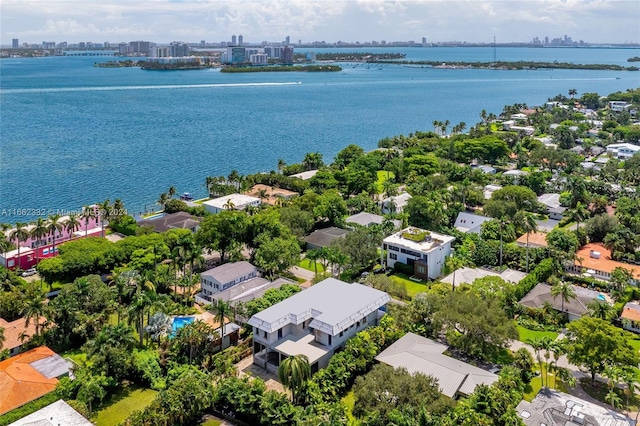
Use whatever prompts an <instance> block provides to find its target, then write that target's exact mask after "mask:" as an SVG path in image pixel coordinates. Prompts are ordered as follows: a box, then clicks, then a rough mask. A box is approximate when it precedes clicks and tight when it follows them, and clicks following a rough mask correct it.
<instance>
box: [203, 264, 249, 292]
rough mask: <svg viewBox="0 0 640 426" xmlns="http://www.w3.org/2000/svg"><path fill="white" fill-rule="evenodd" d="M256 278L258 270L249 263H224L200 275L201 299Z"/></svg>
mask: <svg viewBox="0 0 640 426" xmlns="http://www.w3.org/2000/svg"><path fill="white" fill-rule="evenodd" d="M257 276H258V269H257V268H256V267H255V266H253V265H252V264H250V263H249V262H246V261H242V262H232V263H225V264H224V265H220V266H218V267H215V268H213V269H209V270H208V271H205V272H203V273H202V274H200V287H201V297H204V298H205V299H207V298H208V297H209V296H211V295H214V294H216V293H219V292H221V291H224V290H227V289H229V288H231V287H233V286H235V285H238V284H240V283H241V282H243V281H247V280H250V279H252V278H255V277H257Z"/></svg>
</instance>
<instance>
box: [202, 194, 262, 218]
mask: <svg viewBox="0 0 640 426" xmlns="http://www.w3.org/2000/svg"><path fill="white" fill-rule="evenodd" d="M202 205H203V206H204V208H205V209H207V211H208V212H209V213H212V214H218V213H220V212H221V211H223V210H244V209H246V208H247V207H249V206H254V207H258V206H259V205H260V198H256V197H251V196H249V195H244V194H229V195H225V196H224V197H219V198H214V199H213V200H208V201H205V202H203V203H202Z"/></svg>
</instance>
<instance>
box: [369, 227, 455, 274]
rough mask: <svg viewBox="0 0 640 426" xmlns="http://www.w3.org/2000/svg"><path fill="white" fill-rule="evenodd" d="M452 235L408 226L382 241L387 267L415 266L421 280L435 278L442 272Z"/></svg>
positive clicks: (452, 238) (415, 271)
mask: <svg viewBox="0 0 640 426" xmlns="http://www.w3.org/2000/svg"><path fill="white" fill-rule="evenodd" d="M455 239H456V238H455V237H452V236H450V235H444V234H438V233H435V232H431V231H426V230H424V229H420V228H414V227H409V228H406V229H403V230H402V231H400V232H396V233H395V234H392V235H389V236H388V237H387V238H385V239H384V240H382V248H383V249H384V250H386V252H387V267H389V268H393V267H394V265H395V264H396V262H402V263H404V264H406V265H408V266H411V267H413V268H414V271H413V272H414V275H415V276H416V277H418V278H421V279H428V278H431V279H436V278H438V277H439V276H440V274H441V272H442V267H443V266H444V260H445V258H446V257H447V256H449V255H450V254H451V243H452V242H453V241H454V240H455Z"/></svg>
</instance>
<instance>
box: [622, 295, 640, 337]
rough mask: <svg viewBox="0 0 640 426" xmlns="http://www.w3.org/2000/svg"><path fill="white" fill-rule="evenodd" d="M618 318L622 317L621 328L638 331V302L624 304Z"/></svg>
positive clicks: (639, 311)
mask: <svg viewBox="0 0 640 426" xmlns="http://www.w3.org/2000/svg"><path fill="white" fill-rule="evenodd" d="M620 318H621V319H622V328H624V329H625V330H628V331H633V332H634V333H640V304H639V303H638V302H629V303H627V304H625V305H624V308H622V313H621V314H620Z"/></svg>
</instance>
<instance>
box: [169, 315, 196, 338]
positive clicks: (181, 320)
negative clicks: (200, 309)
mask: <svg viewBox="0 0 640 426" xmlns="http://www.w3.org/2000/svg"><path fill="white" fill-rule="evenodd" d="M195 320H196V318H195V317H173V324H172V325H171V334H175V332H176V331H178V330H179V329H181V328H182V327H184V326H185V325H187V324H191V323H192V322H194V321H195Z"/></svg>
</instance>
